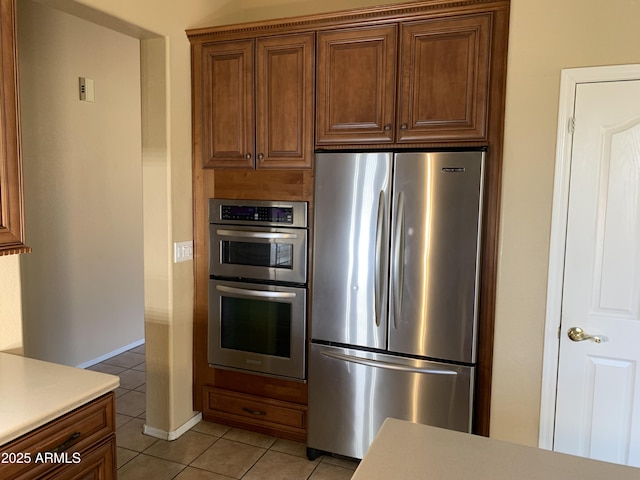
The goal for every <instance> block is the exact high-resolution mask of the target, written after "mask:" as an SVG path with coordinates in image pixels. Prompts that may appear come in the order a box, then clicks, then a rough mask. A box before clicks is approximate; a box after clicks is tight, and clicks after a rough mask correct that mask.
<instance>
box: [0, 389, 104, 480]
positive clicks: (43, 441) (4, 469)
mask: <svg viewBox="0 0 640 480" xmlns="http://www.w3.org/2000/svg"><path fill="white" fill-rule="evenodd" d="M47 452H49V453H50V454H56V455H57V458H55V459H51V458H49V461H44V460H46V459H47V457H45V456H44V455H45V454H46V453H47ZM25 455H28V457H26V456H25ZM39 455H40V456H39ZM115 456H116V439H115V396H114V394H113V392H110V393H108V394H106V395H103V396H102V397H100V398H98V399H96V400H94V401H92V402H90V403H88V404H87V405H84V406H82V407H80V408H78V409H76V410H74V411H72V412H70V413H68V414H66V415H63V416H62V417H60V418H58V419H56V420H53V421H51V422H49V423H47V424H46V425H43V426H42V427H40V428H38V429H37V430H35V431H33V432H31V433H28V434H25V435H23V436H21V437H19V438H17V439H16V440H14V441H12V442H10V443H9V444H7V445H4V446H2V447H0V458H2V459H5V460H6V462H4V461H3V463H2V464H1V465H0V477H1V478H2V479H3V480H18V479H19V480H27V479H43V478H47V479H48V478H52V479H54V478H55V479H56V480H67V479H81V478H100V479H103V480H110V479H113V478H115V471H116V467H115V465H116V464H115Z"/></svg>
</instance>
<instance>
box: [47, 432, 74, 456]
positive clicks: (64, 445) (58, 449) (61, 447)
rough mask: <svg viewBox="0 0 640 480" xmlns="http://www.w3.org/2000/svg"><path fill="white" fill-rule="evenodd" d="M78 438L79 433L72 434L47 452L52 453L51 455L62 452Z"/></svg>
mask: <svg viewBox="0 0 640 480" xmlns="http://www.w3.org/2000/svg"><path fill="white" fill-rule="evenodd" d="M78 437H80V432H74V433H72V434H71V436H70V437H69V438H67V439H66V440H65V441H64V442H63V443H61V444H60V445H58V446H57V447H54V448H52V449H51V450H49V451H50V452H52V453H60V452H64V451H65V450H66V449H67V448H69V447H70V446H71V444H72V443H73V442H74V440H77V439H78Z"/></svg>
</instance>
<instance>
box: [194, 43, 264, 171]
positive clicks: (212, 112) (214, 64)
mask: <svg viewBox="0 0 640 480" xmlns="http://www.w3.org/2000/svg"><path fill="white" fill-rule="evenodd" d="M253 50H254V43H253V40H246V41H238V42H228V43H218V44H211V45H206V46H204V47H203V49H202V55H203V61H202V64H203V72H202V73H203V86H202V92H203V109H202V111H203V119H202V122H203V129H202V130H203V139H202V140H203V145H202V152H203V157H204V158H203V159H202V160H203V166H204V167H252V166H253V162H254V159H253V156H254V154H253V151H254V144H255V141H254V138H255V136H254V112H253V88H254V86H253Z"/></svg>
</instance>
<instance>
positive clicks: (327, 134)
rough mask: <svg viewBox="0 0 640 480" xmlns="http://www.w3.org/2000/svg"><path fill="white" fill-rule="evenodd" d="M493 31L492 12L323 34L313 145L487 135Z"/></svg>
mask: <svg viewBox="0 0 640 480" xmlns="http://www.w3.org/2000/svg"><path fill="white" fill-rule="evenodd" d="M397 29H399V32H400V33H399V35H396V30H397ZM490 35H491V16H490V15H489V14H484V15H482V14H479V15H461V16H459V17H455V16H454V17H451V18H444V19H443V18H436V19H429V20H423V21H415V22H404V23H400V24H398V25H396V24H393V25H387V26H382V27H376V28H362V27H357V28H347V29H341V30H337V31H328V32H322V33H319V34H318V66H317V75H318V80H317V83H318V87H317V92H318V93H317V95H318V98H317V120H316V143H317V144H318V145H319V146H323V145H334V144H363V143H366V144H370V143H399V144H402V143H424V142H438V143H441V142H450V141H461V140H471V141H476V140H484V139H486V133H487V129H486V124H487V121H486V120H487V111H488V103H487V102H488V89H489V40H490ZM396 43H397V44H398V46H397V48H396ZM396 72H397V80H396Z"/></svg>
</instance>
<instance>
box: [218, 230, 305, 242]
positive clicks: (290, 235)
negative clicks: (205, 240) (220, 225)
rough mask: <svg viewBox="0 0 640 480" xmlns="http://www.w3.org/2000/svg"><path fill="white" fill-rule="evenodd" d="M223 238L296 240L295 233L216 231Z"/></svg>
mask: <svg viewBox="0 0 640 480" xmlns="http://www.w3.org/2000/svg"><path fill="white" fill-rule="evenodd" d="M216 233H217V234H218V235H219V236H221V237H245V238H268V239H276V240H277V239H287V238H291V239H296V238H298V235H297V234H295V233H271V232H245V231H242V230H216Z"/></svg>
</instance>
